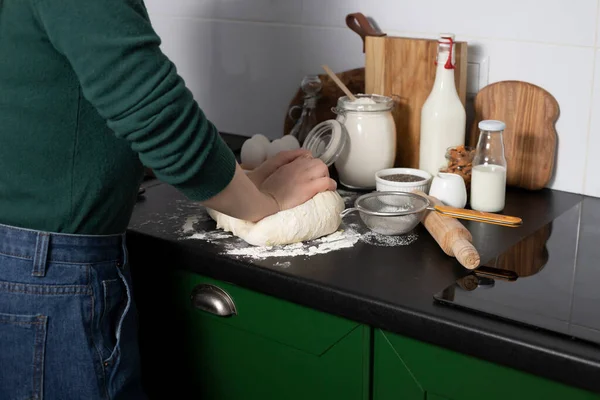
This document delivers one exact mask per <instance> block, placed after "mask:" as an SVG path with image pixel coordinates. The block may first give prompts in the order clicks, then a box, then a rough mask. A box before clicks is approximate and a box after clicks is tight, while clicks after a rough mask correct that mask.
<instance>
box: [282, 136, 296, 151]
mask: <svg viewBox="0 0 600 400" xmlns="http://www.w3.org/2000/svg"><path fill="white" fill-rule="evenodd" d="M280 140H281V142H282V143H284V144H285V147H286V150H296V149H299V148H300V142H298V139H296V137H295V136H292V135H285V136H284V137H282V138H281V139H280Z"/></svg>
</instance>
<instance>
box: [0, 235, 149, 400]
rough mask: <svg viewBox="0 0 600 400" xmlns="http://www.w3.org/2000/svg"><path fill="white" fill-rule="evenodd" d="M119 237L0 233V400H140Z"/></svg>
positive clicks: (128, 290) (125, 267)
mask: <svg viewBox="0 0 600 400" xmlns="http://www.w3.org/2000/svg"><path fill="white" fill-rule="evenodd" d="M139 371H140V368H139V355H138V342H137V321H136V313H135V309H134V303H133V298H132V292H131V279H130V275H129V268H128V265H127V250H126V247H125V235H111V236H82V235H65V234H55V233H46V232H39V231H32V230H27V229H20V228H14V227H9V226H6V225H0V399H2V400H26V399H27V400H30V399H36V400H41V399H44V400H55V399H56V400H69V399H77V400H79V399H86V400H95V399H128V400H129V399H145V397H144V395H143V394H142V390H141V383H140V379H139Z"/></svg>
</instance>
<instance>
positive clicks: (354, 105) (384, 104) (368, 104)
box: [337, 94, 394, 111]
mask: <svg viewBox="0 0 600 400" xmlns="http://www.w3.org/2000/svg"><path fill="white" fill-rule="evenodd" d="M354 97H356V100H355V101H352V100H350V99H349V98H348V96H342V97H340V98H339V99H338V102H337V108H338V110H345V111H389V110H391V109H392V108H394V99H392V98H391V97H388V96H382V95H379V94H357V95H355V96H354Z"/></svg>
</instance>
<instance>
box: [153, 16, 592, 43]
mask: <svg viewBox="0 0 600 400" xmlns="http://www.w3.org/2000/svg"><path fill="white" fill-rule="evenodd" d="M155 15H156V16H158V17H167V18H173V19H180V20H196V21H212V22H227V23H232V24H249V25H267V26H274V27H280V28H285V27H287V28H317V29H336V30H345V31H349V29H348V28H347V27H345V26H341V25H339V26H334V25H317V24H303V23H292V22H277V21H264V20H254V19H235V18H214V17H203V16H183V15H175V14H167V13H160V14H159V13H157V14H155ZM151 17H152V15H151ZM597 19H598V18H596V20H597ZM597 25H598V24H597V23H596V29H597ZM382 29H383V28H382ZM384 31H385V32H387V33H388V35H389V34H398V35H402V34H416V35H423V36H424V38H426V37H429V36H430V37H434V36H436V33H434V32H412V31H396V30H393V29H390V30H385V29H384ZM461 35H462V34H457V36H461ZM464 36H465V37H468V38H471V39H477V40H489V41H498V42H510V43H524V44H538V45H546V46H557V47H574V48H583V49H587V48H596V46H597V43H596V38H594V44H593V45H582V44H570V43H558V42H543V41H539V40H518V39H508V38H498V37H490V36H472V35H468V34H465V35H464Z"/></svg>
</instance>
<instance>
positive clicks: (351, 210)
mask: <svg viewBox="0 0 600 400" xmlns="http://www.w3.org/2000/svg"><path fill="white" fill-rule="evenodd" d="M355 211H358V208H346V209H345V210H344V211H342V212H341V213H340V217H342V218H344V217H345V216H346V215H348V214H351V213H353V212H355Z"/></svg>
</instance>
